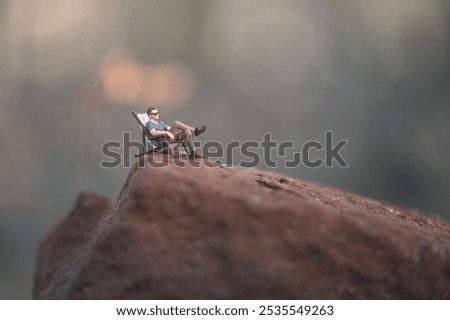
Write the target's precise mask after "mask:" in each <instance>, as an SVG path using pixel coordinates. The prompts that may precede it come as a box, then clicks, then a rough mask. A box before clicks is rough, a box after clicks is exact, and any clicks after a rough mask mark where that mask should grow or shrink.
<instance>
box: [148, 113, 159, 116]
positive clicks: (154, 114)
mask: <svg viewBox="0 0 450 320" xmlns="http://www.w3.org/2000/svg"><path fill="white" fill-rule="evenodd" d="M150 114H151V115H153V116H156V115H158V114H159V112H152V113H150Z"/></svg>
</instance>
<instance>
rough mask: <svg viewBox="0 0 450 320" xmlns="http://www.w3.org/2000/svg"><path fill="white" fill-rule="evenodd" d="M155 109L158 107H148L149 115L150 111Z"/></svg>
mask: <svg viewBox="0 0 450 320" xmlns="http://www.w3.org/2000/svg"><path fill="white" fill-rule="evenodd" d="M153 110H156V107H150V108H148V109H147V115H150V113H151V112H152V111H153Z"/></svg>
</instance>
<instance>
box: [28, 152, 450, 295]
mask: <svg viewBox="0 0 450 320" xmlns="http://www.w3.org/2000/svg"><path fill="white" fill-rule="evenodd" d="M162 163H164V164H165V165H164V166H163V165H161V164H162ZM83 199H90V200H89V201H88V202H89V203H90V204H91V205H88V206H86V205H84V204H83V203H84V200H83ZM92 199H95V200H92ZM36 270H37V271H36V276H35V279H36V286H35V290H34V298H39V299H46V298H50V299H61V298H62V299H449V298H450V225H449V224H447V223H445V222H443V221H440V220H438V219H435V218H431V217H429V216H426V215H424V214H422V213H420V212H417V211H412V210H410V209H406V208H401V207H398V206H395V205H391V204H389V205H388V204H385V203H382V202H379V201H375V200H372V199H368V198H365V197H362V196H359V195H356V194H351V193H348V192H345V191H343V190H338V189H335V188H330V187H327V188H325V187H321V186H318V185H315V184H312V183H306V182H303V181H300V180H295V179H292V178H287V177H285V176H281V175H278V174H274V173H270V172H260V171H256V170H243V169H236V168H228V167H221V166H217V165H215V164H214V163H211V162H209V161H207V160H197V161H194V160H187V159H184V158H183V159H173V158H171V157H170V156H167V155H161V154H154V155H149V156H145V157H141V159H140V162H138V163H136V164H135V165H134V167H133V168H132V169H131V170H130V174H129V176H128V178H127V181H126V182H125V185H124V187H123V189H122V191H121V193H120V195H119V196H118V198H117V201H116V203H115V205H114V206H112V203H111V200H109V199H107V198H102V197H99V196H94V195H83V196H81V197H80V198H79V200H78V202H77V204H76V206H75V209H74V210H73V211H72V213H71V214H70V215H69V216H68V217H67V218H66V220H64V221H63V222H62V223H61V224H59V225H58V226H57V227H56V228H55V229H54V230H53V231H52V232H51V233H50V234H49V235H48V236H47V238H46V239H45V240H44V241H43V243H42V244H41V248H40V254H39V259H38V266H37V269H36Z"/></svg>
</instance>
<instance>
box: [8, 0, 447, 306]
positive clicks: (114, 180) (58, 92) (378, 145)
mask: <svg viewBox="0 0 450 320" xmlns="http://www.w3.org/2000/svg"><path fill="white" fill-rule="evenodd" d="M449 15H450V3H449V2H448V1H444V0H442V1H438V0H428V1H423V0H372V1H369V0H367V1H356V0H354V1H349V0H347V1H342V0H341V1H331V0H330V1H320V0H314V1H313V0H310V1H300V0H298V1H287V0H286V1H284V0H283V1H256V0H247V1H238V0H230V1H208V0H198V1H181V0H171V1H162V0H158V1H117V0H116V1H115V0H108V1H106V0H104V1H102V0H73V1H69V0H64V1H58V0H42V1H25V0H18V1H6V0H3V1H0V43H1V50H0V137H1V144H0V154H1V159H2V164H3V165H2V167H1V169H0V179H1V181H2V188H1V193H0V208H1V211H0V230H9V232H5V233H2V237H1V238H0V248H1V250H2V251H1V252H0V260H1V261H2V263H1V265H0V298H5V297H7V298H8V297H9V298H29V291H30V290H28V287H29V286H30V282H31V278H32V271H33V270H32V268H33V266H32V263H30V261H31V262H32V261H34V260H33V259H34V255H35V252H36V249H37V245H38V241H40V239H41V238H42V237H43V236H44V234H45V233H46V232H47V231H48V228H49V227H50V226H51V225H53V224H54V223H55V222H56V221H57V220H58V219H61V218H62V217H63V216H64V215H65V214H66V213H67V212H68V210H69V209H70V207H71V206H72V205H73V203H74V201H75V199H76V196H77V193H78V192H80V191H82V190H85V191H94V192H98V193H101V194H106V195H110V196H112V197H115V196H116V195H117V194H118V192H119V190H120V188H121V186H122V184H123V182H124V179H125V177H126V174H127V172H128V169H127V168H118V169H114V170H112V169H104V168H101V167H100V162H101V161H102V160H104V159H105V157H104V156H103V155H102V153H101V147H102V145H103V144H104V143H105V142H107V141H109V140H117V141H121V140H122V134H123V132H125V131H129V132H131V133H132V137H133V139H134V140H139V139H140V135H139V129H138V127H137V124H136V122H135V120H134V119H133V118H132V116H131V111H132V110H145V108H146V106H148V105H154V104H156V105H158V106H159V109H160V111H161V114H162V119H163V120H165V121H166V122H168V123H169V122H171V121H173V120H182V121H185V122H188V123H191V124H193V125H199V124H201V123H207V124H208V131H207V132H206V133H205V134H204V135H202V136H201V139H200V140H202V141H204V142H205V141H206V140H216V141H219V142H221V143H222V144H224V145H225V144H227V143H228V142H229V141H232V140H239V141H247V140H255V141H261V140H262V138H263V135H264V134H265V133H267V132H269V131H270V132H271V133H272V137H273V138H274V139H275V140H277V141H280V142H281V141H286V140H291V141H293V142H294V143H295V146H296V149H297V151H300V150H301V146H302V145H303V144H304V143H305V142H307V141H309V140H317V141H320V142H324V136H325V131H333V132H334V136H335V139H336V140H338V139H345V140H349V143H348V144H347V145H346V146H345V147H344V149H342V153H341V154H342V155H343V157H344V158H345V159H346V161H347V162H348V163H349V165H350V168H346V169H344V168H339V167H338V166H334V167H333V168H325V167H320V168H318V169H308V168H305V167H304V166H299V167H297V168H292V169H286V168H283V167H282V166H280V167H278V168H276V169H275V170H276V171H279V172H281V173H284V174H288V175H291V176H294V177H297V178H300V179H305V180H309V181H313V182H318V183H323V184H326V185H331V186H336V187H340V188H343V189H346V190H349V191H352V192H356V193H359V194H363V195H366V196H369V197H372V198H376V199H381V200H384V201H389V202H393V203H395V204H400V205H403V206H407V207H412V208H417V209H419V210H421V211H425V212H426V213H428V214H430V215H436V216H439V217H441V218H442V219H446V220H450V211H449V205H450V181H449V178H448V177H450V161H449V159H450V148H449V137H450V104H449V102H450V90H449V89H450V88H449V83H450V78H449V74H450V64H449V56H450V55H449V53H450V42H449V32H450V25H449ZM134 153H135V152H134V150H133V151H132V152H131V154H134ZM317 155H320V153H317ZM240 159H241V158H240V157H238V156H237V157H236V161H235V163H238V162H239V160H240ZM259 168H260V169H266V167H265V166H264V165H261V166H259ZM11 230H13V231H11ZM14 230H17V232H14ZM29 230H32V231H31V232H30V231H29ZM18 252H20V253H18ZM8 259H9V260H8ZM5 261H10V262H8V263H5ZM23 274H26V277H23ZM14 277H17V279H16V278H14ZM19 278H20V279H22V280H19ZM6 279H8V281H6ZM14 279H16V280H14ZM3 280H5V281H3ZM27 290H28V291H27Z"/></svg>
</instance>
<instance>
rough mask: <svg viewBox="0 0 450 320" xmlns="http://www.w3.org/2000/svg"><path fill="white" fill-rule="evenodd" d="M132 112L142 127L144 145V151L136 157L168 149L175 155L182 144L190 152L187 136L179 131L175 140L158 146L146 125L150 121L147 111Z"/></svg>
mask: <svg viewBox="0 0 450 320" xmlns="http://www.w3.org/2000/svg"><path fill="white" fill-rule="evenodd" d="M132 114H133V116H134V118H135V119H136V121H137V122H138V123H139V126H140V128H141V134H142V146H143V150H142V153H139V154H137V155H135V157H140V156H141V155H143V154H146V153H152V152H155V151H160V152H164V151H168V152H169V153H170V154H171V155H172V156H173V155H175V153H176V152H179V151H180V150H179V149H180V147H181V146H182V147H183V149H184V151H185V152H186V153H187V154H189V151H188V145H187V143H188V142H187V140H186V137H182V136H180V133H178V134H176V135H175V141H173V142H170V141H166V142H165V143H164V144H162V145H160V146H158V145H156V144H155V143H154V142H153V141H152V138H153V137H152V135H151V134H150V131H148V129H147V127H146V126H145V125H146V124H147V122H148V121H149V117H148V115H147V113H136V112H134V111H133V112H132Z"/></svg>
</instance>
